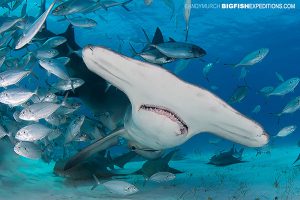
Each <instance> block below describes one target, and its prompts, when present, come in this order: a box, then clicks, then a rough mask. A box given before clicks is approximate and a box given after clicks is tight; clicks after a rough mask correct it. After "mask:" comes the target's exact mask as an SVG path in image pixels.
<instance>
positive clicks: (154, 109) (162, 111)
mask: <svg viewBox="0 0 300 200" xmlns="http://www.w3.org/2000/svg"><path fill="white" fill-rule="evenodd" d="M141 109H142V110H146V111H150V112H154V113H157V114H159V115H163V116H166V117H167V118H169V119H170V120H172V121H173V122H175V123H177V124H178V126H179V130H180V134H178V135H184V134H187V133H188V126H187V125H186V123H185V122H184V121H183V120H182V119H181V118H180V117H179V116H178V115H177V114H176V113H174V112H173V111H171V110H169V109H168V108H165V107H162V106H156V105H146V104H143V105H141V106H140V108H139V110H141Z"/></svg>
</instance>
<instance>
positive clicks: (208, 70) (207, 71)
mask: <svg viewBox="0 0 300 200" xmlns="http://www.w3.org/2000/svg"><path fill="white" fill-rule="evenodd" d="M213 67H214V64H213V63H208V64H207V65H205V66H204V67H203V70H202V73H203V76H204V78H206V79H207V80H208V77H207V75H208V73H209V72H210V70H211V69H212V68H213Z"/></svg>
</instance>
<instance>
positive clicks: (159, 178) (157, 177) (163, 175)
mask: <svg viewBox="0 0 300 200" xmlns="http://www.w3.org/2000/svg"><path fill="white" fill-rule="evenodd" d="M175 178H176V176H175V174H172V173H170V172H157V173H155V174H153V175H152V176H150V178H149V180H150V181H154V182H157V183H163V182H168V181H172V180H174V179H175Z"/></svg>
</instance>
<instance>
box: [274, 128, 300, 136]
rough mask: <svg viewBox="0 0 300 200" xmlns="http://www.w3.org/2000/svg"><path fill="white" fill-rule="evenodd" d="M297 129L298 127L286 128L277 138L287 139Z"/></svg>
mask: <svg viewBox="0 0 300 200" xmlns="http://www.w3.org/2000/svg"><path fill="white" fill-rule="evenodd" d="M296 129H297V126H295V125H291V126H286V127H284V128H282V129H281V130H280V131H279V132H278V133H277V135H276V136H275V137H286V136H288V135H290V134H291V133H293V132H294V131H295V130H296Z"/></svg>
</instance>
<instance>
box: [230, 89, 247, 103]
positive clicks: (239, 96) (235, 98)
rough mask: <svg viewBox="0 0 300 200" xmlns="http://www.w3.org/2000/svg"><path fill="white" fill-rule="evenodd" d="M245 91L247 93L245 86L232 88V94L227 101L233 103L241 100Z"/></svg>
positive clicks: (244, 95)
mask: <svg viewBox="0 0 300 200" xmlns="http://www.w3.org/2000/svg"><path fill="white" fill-rule="evenodd" d="M247 93H248V87H247V86H239V87H237V88H236V89H235V90H234V92H233V94H232V96H231V97H230V98H229V101H228V103H230V104H234V103H238V102H241V101H242V100H243V99H244V98H245V97H246V95H247Z"/></svg>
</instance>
